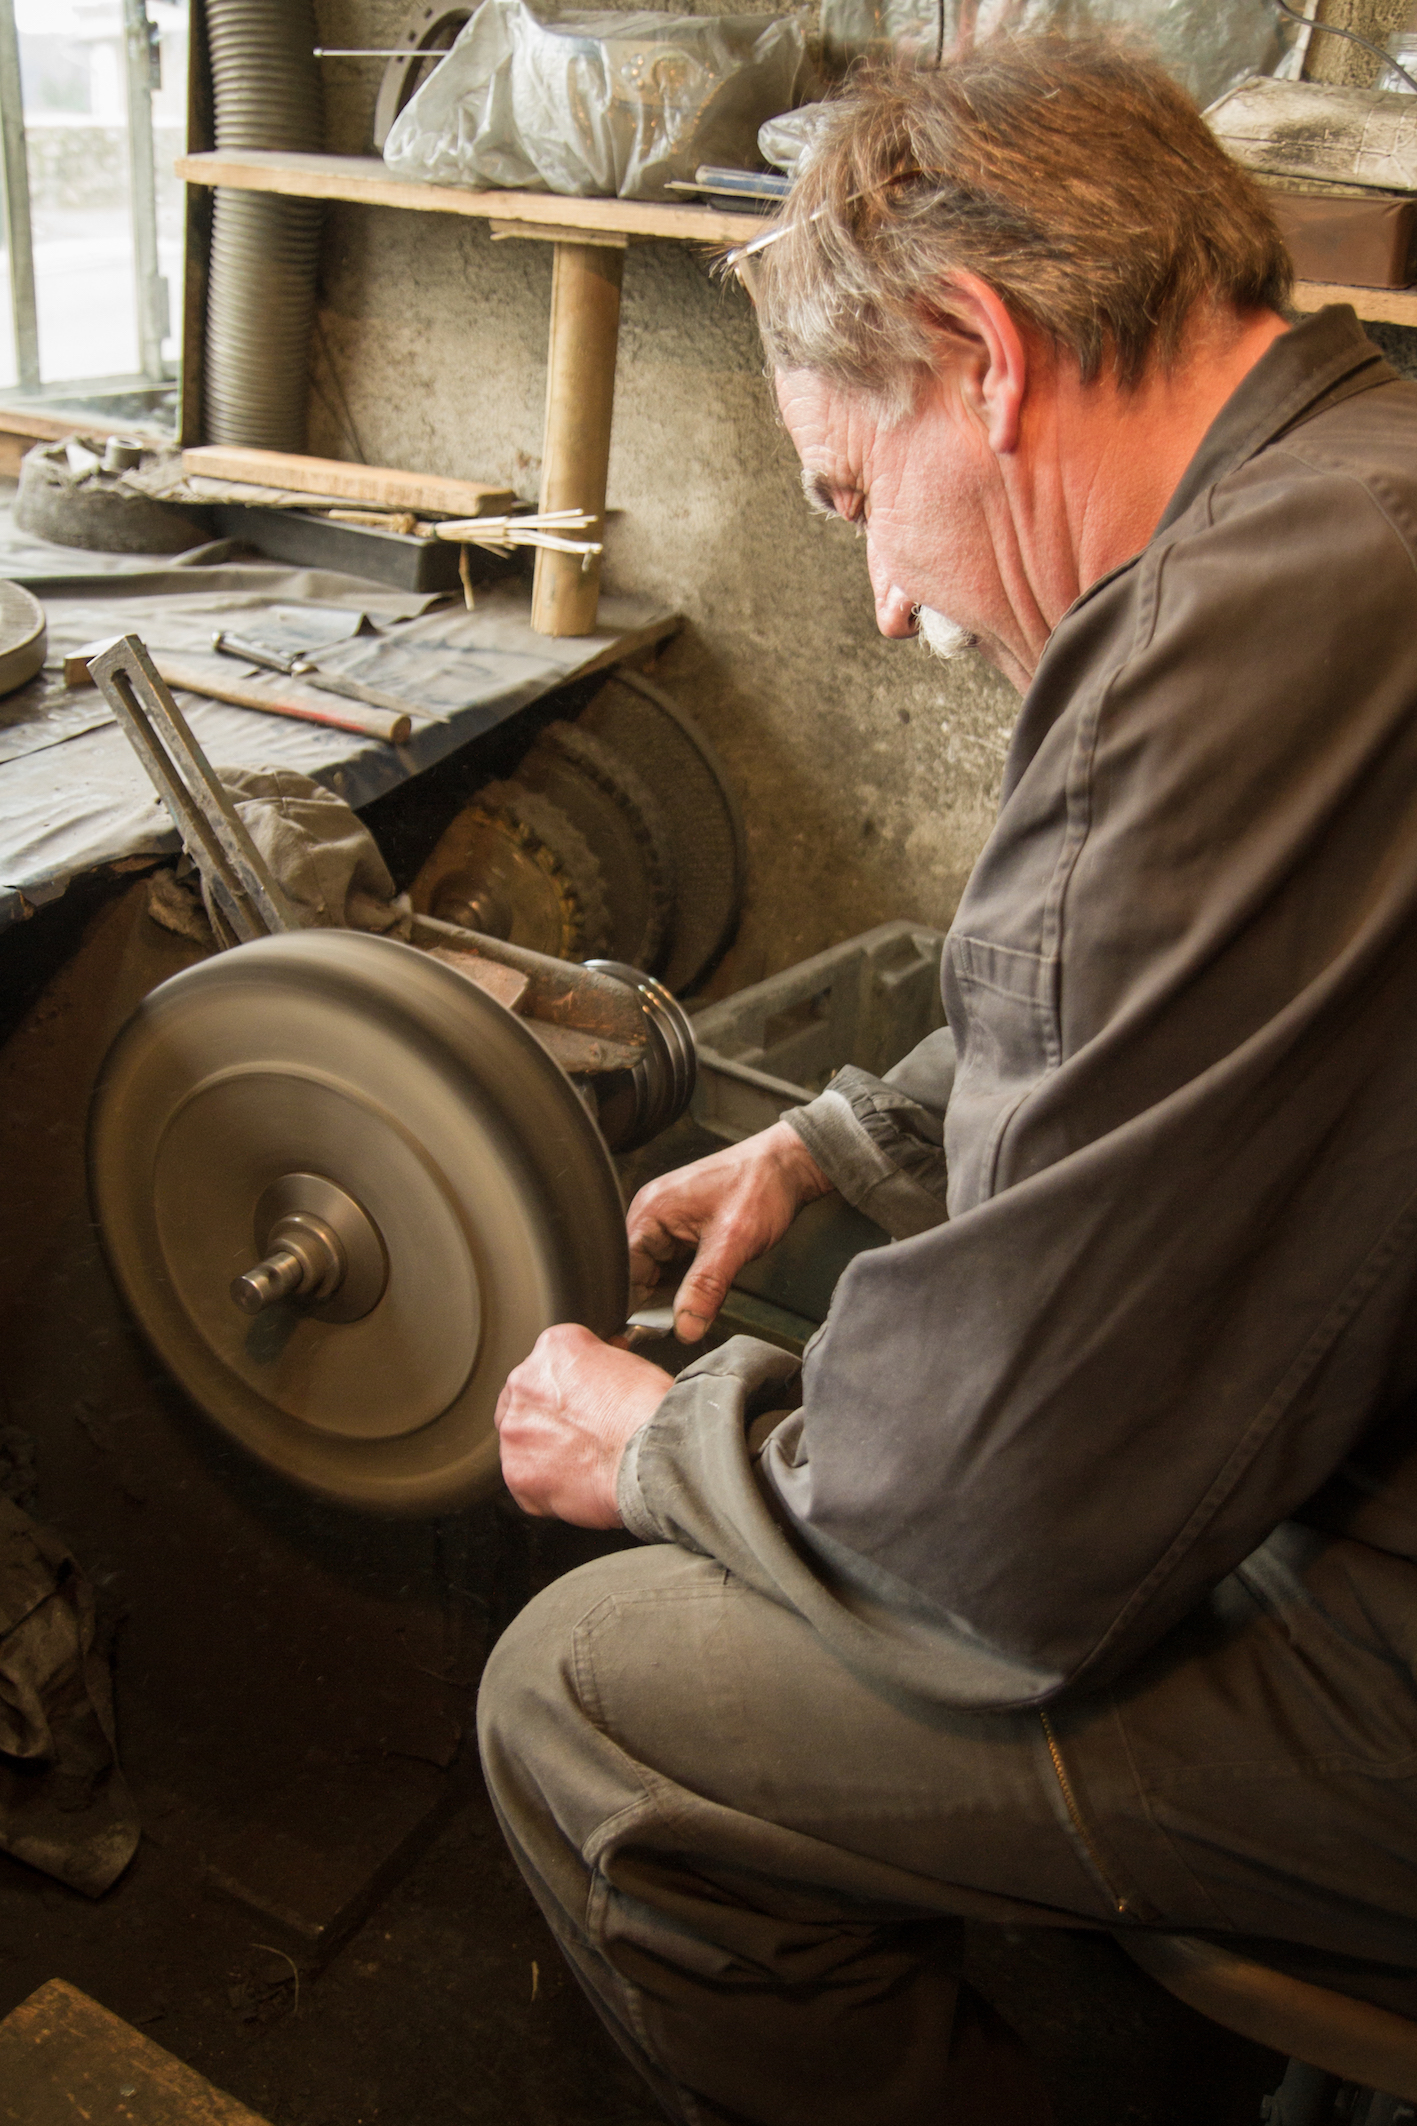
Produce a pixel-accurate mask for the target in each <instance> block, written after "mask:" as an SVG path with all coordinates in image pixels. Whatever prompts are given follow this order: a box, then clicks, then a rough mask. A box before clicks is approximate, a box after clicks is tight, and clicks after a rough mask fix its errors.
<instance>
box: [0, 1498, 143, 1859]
mask: <svg viewBox="0 0 1417 2126" xmlns="http://www.w3.org/2000/svg"><path fill="white" fill-rule="evenodd" d="M139 1834H140V1826H139V1823H138V1815H137V1810H136V1809H135V1808H134V1805H133V1797H132V1795H131V1793H130V1792H129V1790H128V1785H127V1782H126V1781H125V1779H124V1777H123V1774H122V1772H121V1771H120V1769H119V1765H118V1752H117V1746H116V1743H115V1740H114V1729H113V1685H112V1679H111V1677H110V1673H109V1667H108V1660H107V1656H106V1654H105V1652H104V1650H103V1648H102V1646H101V1644H100V1638H99V1631H98V1625H97V1620H96V1616H95V1608H94V1593H93V1588H92V1587H91V1586H90V1584H89V1582H88V1580H87V1579H85V1577H84V1575H83V1573H82V1572H81V1571H80V1570H79V1567H78V1565H77V1563H76V1562H75V1560H74V1558H73V1557H72V1556H71V1554H70V1553H69V1551H68V1550H67V1549H66V1548H65V1546H64V1544H63V1543H62V1542H61V1541H60V1540H59V1538H58V1536H56V1535H55V1534H54V1533H53V1532H52V1531H51V1530H49V1529H47V1528H41V1527H40V1526H39V1524H38V1522H36V1521H32V1520H31V1519H30V1517H29V1515H28V1514H27V1513H22V1512H21V1511H20V1509H19V1507H18V1506H16V1505H14V1504H13V1503H12V1502H11V1501H10V1500H9V1499H7V1498H4V1497H3V1496H0V1849H3V1850H4V1851H5V1852H7V1853H12V1854H13V1855H14V1856H15V1858H16V1859H17V1860H23V1861H25V1862H26V1863H27V1864H28V1865H29V1866H30V1867H32V1868H40V1869H42V1870H43V1871H44V1873H45V1874H46V1875H53V1876H56V1877H57V1878H58V1880H59V1881H60V1882H66V1883H68V1884H69V1886H70V1888H71V1889H75V1890H82V1891H84V1892H85V1893H86V1894H87V1895H88V1896H90V1897H97V1896H99V1895H100V1894H101V1892H102V1891H104V1890H106V1889H107V1888H108V1887H109V1885H110V1884H111V1883H113V1882H115V1881H116V1880H117V1878H118V1877H119V1876H120V1875H121V1874H122V1872H123V1870H124V1869H125V1868H126V1867H127V1865H128V1863H129V1861H130V1860H131V1859H132V1857H133V1855H134V1853H135V1852H136V1851H137V1847H138V1838H139Z"/></svg>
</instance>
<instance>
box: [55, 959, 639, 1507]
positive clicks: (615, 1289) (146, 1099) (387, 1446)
mask: <svg viewBox="0 0 1417 2126" xmlns="http://www.w3.org/2000/svg"><path fill="white" fill-rule="evenodd" d="M574 971H575V972H577V973H579V972H580V970H574ZM602 979H604V978H602ZM608 986H612V987H613V985H608ZM627 1001H628V1002H630V1003H631V1004H634V1001H635V1000H634V999H633V998H632V997H628V996H627ZM89 1172H90V1187H91V1193H92V1199H93V1206H94V1211H95V1215H96V1218H97V1222H98V1226H99V1230H100V1232H101V1234H102V1237H103V1242H104V1246H105V1249H106V1251H107V1254H108V1258H109V1261H110V1263H111V1265H112V1268H113V1271H114V1275H115V1277H116V1279H117V1282H118V1284H119V1286H120V1288H121V1290H122V1291H123V1293H124V1296H125V1298H126V1299H127V1301H128V1304H129V1306H130V1307H131V1308H132V1310H133V1312H134V1314H135V1315H136V1317H137V1319H138V1321H139V1323H140V1324H141V1326H142V1327H143V1329H144V1331H145V1332H146V1334H147V1336H148V1337H149V1339H150V1340H151V1342H152V1344H153V1346H154V1348H155V1349H156V1351H157V1352H158V1354H159V1356H160V1357H161V1359H162V1360H163V1362H164V1363H165V1364H166V1366H167V1367H168V1368H169V1370H170V1371H171V1372H172V1373H173V1375H174V1376H175V1377H176V1379H177V1380H178V1381H179V1382H180V1384H181V1385H182V1386H183V1387H184V1388H185V1389H186V1391H187V1393H188V1394H189V1395H190V1396H191V1397H192V1398H193V1400H194V1401H195V1402H196V1403H197V1404H198V1405H199V1406H200V1407H201V1408H202V1409H203V1410H205V1411H206V1412H207V1414H208V1415H209V1416H210V1417H211V1418H212V1419H213V1420H214V1421H215V1422H216V1423H217V1424H218V1425H220V1426H221V1427H222V1428H223V1429H224V1430H226V1431H227V1432H229V1433H230V1434H231V1435H232V1436H233V1437H234V1438H235V1439H237V1440H239V1441H240V1442H241V1443H242V1444H243V1445H244V1446H245V1447H246V1448H247V1449H248V1450H249V1451H250V1452H251V1453H252V1454H254V1455H255V1456H257V1458H258V1459H260V1460H261V1461H262V1462H264V1463H265V1464H266V1465H267V1466H268V1467H270V1468H272V1469H274V1470H277V1471H279V1472H280V1473H281V1474H282V1475H284V1476H286V1477H287V1478H289V1479H291V1480H292V1481H294V1482H296V1483H298V1484H301V1485H303V1486H305V1487H306V1488H308V1489H310V1490H313V1491H316V1492H319V1493H321V1494H323V1495H324V1496H326V1497H330V1498H334V1499H338V1500H342V1501H344V1502H345V1503H347V1504H349V1505H354V1506H364V1507H373V1508H379V1509H382V1510H386V1511H392V1512H406V1513H436V1512H443V1511H446V1510H449V1509H451V1508H454V1507H456V1506H458V1505H460V1504H462V1503H464V1502H466V1501H468V1500H471V1499H473V1498H476V1497H479V1496H484V1495H486V1494H487V1493H488V1492H489V1491H490V1490H492V1489H493V1488H494V1487H495V1485H496V1482H497V1443H496V1434H495V1427H494V1424H493V1411H494V1408H495V1405H496V1400H497V1396H498V1394H499V1392H500V1390H501V1387H502V1384H503V1382H504V1381H505V1380H506V1377H507V1374H508V1372H509V1371H510V1370H511V1369H512V1367H513V1366H515V1365H517V1364H518V1363H519V1362H520V1360H521V1359H522V1358H524V1357H525V1356H526V1354H527V1352H528V1351H529V1350H530V1348H531V1346H532V1344H533V1343H534V1342H535V1340H536V1337H537V1336H538V1335H539V1334H540V1332H541V1331H542V1329H544V1328H546V1327H548V1326H549V1325H550V1324H551V1323H553V1322H557V1321H580V1322H583V1323H585V1324H586V1326H587V1327H589V1328H591V1329H593V1330H595V1331H596V1332H597V1333H599V1334H601V1335H609V1334H611V1333H613V1332H614V1331H615V1330H617V1329H618V1328H619V1327H620V1326H621V1323H622V1322H623V1320H624V1313H625V1303H626V1290H627V1261H626V1246H625V1232H624V1214H623V1209H622V1206H621V1202H620V1197H619V1192H618V1189H617V1187H616V1182H615V1176H614V1170H613V1168H612V1167H611V1164H610V1160H609V1157H608V1154H607V1152H606V1150H605V1146H604V1143H603V1142H602V1140H601V1137H600V1135H599V1133H598V1132H597V1130H596V1128H595V1126H594V1124H593V1123H592V1121H591V1120H590V1117H589V1115H588V1114H587V1112H586V1110H585V1107H584V1105H583V1103H582V1100H581V1099H580V1097H579V1096H578V1094H577V1092H576V1090H575V1088H574V1087H573V1085H572V1083H571V1081H570V1080H569V1078H568V1077H567V1076H566V1075H565V1073H564V1072H563V1071H562V1070H561V1069H559V1068H558V1067H557V1065H556V1064H555V1063H554V1062H553V1061H552V1059H551V1058H550V1056H548V1055H547V1054H546V1053H545V1051H544V1049H543V1048H542V1047H541V1046H540V1045H539V1043H538V1041H537V1039H536V1038H535V1036H534V1034H533V1032H532V1029H531V1027H530V1026H529V1025H528V1024H527V1023H526V1022H525V1021H523V1020H521V1019H518V1018H517V1017H516V1016H514V1015H513V1013H512V1012H510V1011H508V1010H507V1009H506V1008H505V1007H504V1006H503V1005H502V1004H500V1003H498V1002H497V1001H496V1000H495V999H493V998H492V997H489V996H487V995H485V994H484V993H483V992H482V991H481V990H480V989H479V988H478V987H477V986H476V985H475V984H474V983H472V982H470V981H468V980H467V979H466V978H465V977H464V976H463V975H461V974H460V973H458V972H456V971H455V970H454V969H453V968H452V967H450V966H448V965H445V964H443V963H441V962H440V961H438V960H435V959H433V958H432V957H431V955H429V954H428V953H426V952H419V951H417V950H416V949H414V948H412V947H410V946H407V945H401V944H398V943H396V942H394V941H393V940H391V939H388V938H383V937H373V936H368V935H365V934H364V933H361V932H353V931H342V930H317V931H301V932H296V933H293V934H290V935H285V936H279V937H270V938H260V939H257V940H255V941H254V942H252V943H250V944H247V945H243V946H242V947H241V948H240V949H239V950H236V951H232V952H228V953H222V954H219V955H218V956H216V957H215V958H213V959H210V960H207V961H204V962H203V963H202V964H201V965H199V966H197V967H194V968H191V969H189V970H188V971H187V972H185V973H183V974H180V975H178V976H176V977H175V978H174V979H173V980H171V981H169V982H165V983H163V984H162V985H161V987H160V988H158V989H156V990H154V991H153V992H152V994H151V995H150V996H149V997H147V998H146V999H145V1001H144V1002H143V1004H142V1005H140V1007H139V1009H138V1011H137V1013H136V1014H135V1016H134V1018H133V1019H132V1020H131V1021H130V1022H129V1024H128V1026H127V1027H126V1028H125V1029H124V1031H123V1032H122V1033H121V1034H120V1035H119V1037H118V1040H117V1042H116V1043H115V1044H114V1047H113V1049H112V1051H111V1052H110V1055H109V1058H108V1060H107V1062H106V1064H105V1066H104V1070H103V1072H102V1075H101V1078H100V1081H99V1085H98V1089H97V1091H96V1094H95V1098H94V1104H93V1109H92V1113H91V1117H90V1135H89ZM311 1183H315V1184H324V1185H325V1193H324V1194H322V1195H316V1194H313V1193H312V1192H311V1190H310V1187H309V1184H311ZM295 1219H300V1220H301V1221H303V1222H302V1223H301V1224H300V1225H299V1226H298V1227H297V1226H293V1225H292V1223H291V1222H290V1221H292V1220H295ZM319 1228H323V1229H324V1234H325V1235H326V1236H328V1237H327V1238H322V1237H321V1234H320V1231H319ZM370 1234H372V1236H373V1240H374V1242H375V1243H376V1245H377V1247H378V1249H379V1250H380V1251H381V1254H382V1259H383V1261H384V1262H385V1263H386V1265H387V1274H386V1282H385V1283H384V1285H383V1286H382V1288H381V1290H380V1293H379V1296H378V1297H377V1298H376V1299H375V1300H374V1301H373V1303H372V1304H371V1305H367V1306H366V1307H365V1308H364V1311H362V1312H360V1313H359V1315H358V1317H357V1318H340V1306H341V1295H342V1294H343V1295H344V1297H345V1302H346V1304H347V1305H349V1306H351V1307H352V1305H353V1303H354V1300H355V1299H356V1298H357V1297H358V1296H359V1295H358V1294H357V1293H354V1294H352V1293H351V1290H350V1286H349V1284H348V1282H347V1281H348V1280H350V1279H352V1278H353V1277H354V1276H355V1272H356V1269H357V1263H356V1261H355V1257H356V1255H357V1252H358V1247H359V1245H361V1244H362V1243H363V1242H364V1241H366V1240H367V1238H368V1236H369V1235H370ZM352 1235H353V1236H355V1237H354V1238H353V1240H352V1238H351V1236H352ZM293 1237H294V1238H296V1239H298V1240H299V1242H300V1247H296V1246H294V1245H292V1239H293ZM316 1241H318V1242H319V1247H323V1248H324V1250H325V1257H326V1259H325V1264H324V1268H323V1270H322V1269H321V1262H320V1253H319V1247H317V1246H315V1245H314V1244H313V1243H314V1242H316ZM282 1248H289V1250H290V1252H291V1253H294V1254H299V1253H300V1248H303V1249H304V1250H305V1253H306V1256H307V1258H308V1261H307V1263H306V1264H303V1265H302V1267H301V1271H300V1278H301V1283H300V1285H299V1286H296V1285H295V1284H293V1283H292V1284H291V1288H290V1289H288V1290H286V1291H285V1292H284V1293H282V1292H280V1291H278V1290H276V1289H273V1288H271V1287H273V1286H275V1285H278V1284H280V1283H281V1282H283V1281H286V1280H287V1279H289V1278H290V1276H291V1273H290V1271H289V1269H288V1268H286V1267H283V1264H282V1261H281V1259H279V1258H280V1254H281V1249H282ZM337 1252H342V1253H343V1254H344V1257H345V1268H344V1271H343V1273H342V1275H341V1276H340V1277H339V1278H338V1279H337V1280H336V1279H334V1278H333V1273H332V1270H331V1267H330V1263H331V1259H332V1258H333V1257H334V1256H335V1255H336V1253H337ZM273 1258H276V1259H275V1260H274V1262H273ZM317 1273H318V1274H317ZM307 1276H308V1277H309V1278H310V1279H311V1280H312V1282H311V1283H310V1284H309V1285H308V1286H307V1285H306V1284H305V1279H306V1278H307ZM233 1279H236V1280H238V1281H239V1280H241V1279H253V1280H255V1282H256V1285H257V1287H258V1288H259V1290H260V1296H261V1297H262V1298H263V1299H264V1301H265V1303H264V1304H263V1305H262V1306H261V1307H260V1310H259V1311H258V1312H257V1313H255V1314H254V1315H251V1314H248V1313H245V1312H243V1311H242V1308H241V1307H240V1306H239V1305H237V1304H235V1303H233V1300H232V1296H231V1286H232V1282H233ZM302 1291H303V1294H304V1296H301V1294H302ZM364 1297H365V1298H366V1299H367V1291H366V1292H365V1293H364Z"/></svg>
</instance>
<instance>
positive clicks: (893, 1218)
mask: <svg viewBox="0 0 1417 2126" xmlns="http://www.w3.org/2000/svg"><path fill="white" fill-rule="evenodd" d="M954 1074H955V1046H954V1036H953V1034H952V1033H951V1032H950V1030H949V1028H948V1027H947V1026H946V1027H941V1028H940V1030H939V1031H938V1032H937V1033H931V1034H927V1035H926V1036H925V1039H924V1040H923V1041H921V1042H920V1043H919V1044H918V1046H916V1047H915V1048H913V1049H912V1050H911V1052H910V1054H909V1055H908V1056H907V1057H906V1058H905V1059H904V1061H903V1062H901V1063H898V1064H897V1065H896V1066H895V1068H894V1069H893V1070H890V1071H887V1073H886V1075H885V1076H884V1078H876V1077H873V1076H872V1075H871V1073H870V1072H869V1071H865V1070H857V1069H855V1068H854V1067H853V1068H848V1069H846V1070H842V1071H838V1073H837V1075H836V1076H835V1077H834V1078H833V1079H832V1081H831V1083H830V1085H829V1086H828V1087H827V1089H826V1091H825V1092H823V1093H820V1094H819V1095H818V1097H817V1098H816V1099H815V1100H811V1101H809V1102H808V1103H807V1105H806V1106H805V1107H793V1108H789V1109H788V1111H787V1113H786V1114H785V1115H784V1116H783V1118H782V1119H783V1121H784V1122H786V1123H787V1125H788V1127H789V1128H790V1129H793V1130H795V1131H796V1133H797V1135H798V1136H799V1137H800V1138H801V1139H802V1142H803V1143H804V1144H805V1145H806V1147H807V1149H808V1151H809V1152H810V1153H811V1154H812V1157H813V1158H814V1159H815V1160H816V1162H817V1164H818V1166H819V1167H820V1168H821V1169H822V1172H823V1173H824V1174H826V1175H828V1176H829V1177H830V1179H831V1181H832V1182H833V1183H834V1184H835V1186H836V1187H837V1188H838V1189H839V1190H840V1192H841V1194H842V1195H843V1196H844V1197H845V1198H846V1200H847V1202H848V1203H851V1204H854V1205H855V1207H856V1209H857V1210H858V1211H863V1212H864V1213H865V1215H866V1216H867V1217H868V1218H873V1219H874V1220H875V1222H876V1224H877V1225H879V1226H881V1227H883V1228H884V1230H885V1231H886V1232H888V1233H889V1234H890V1236H891V1238H892V1240H908V1239H910V1238H911V1237H912V1236H913V1235H914V1234H916V1233H925V1232H928V1231H929V1229H930V1228H931V1226H935V1225H938V1224H939V1223H940V1222H941V1220H942V1219H943V1218H944V1217H945V1216H946V1215H947V1213H946V1209H945V1199H946V1180H947V1177H946V1171H945V1153H944V1142H943V1139H944V1126H945V1109H946V1107H947V1106H948V1105H949V1098H950V1091H951V1088H952V1086H953V1084H954Z"/></svg>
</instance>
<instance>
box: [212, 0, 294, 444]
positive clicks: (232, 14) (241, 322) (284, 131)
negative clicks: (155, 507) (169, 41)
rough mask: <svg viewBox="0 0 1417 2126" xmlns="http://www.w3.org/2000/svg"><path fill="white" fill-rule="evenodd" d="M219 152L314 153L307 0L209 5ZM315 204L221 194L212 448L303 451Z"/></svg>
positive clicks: (230, 0) (220, 0)
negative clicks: (232, 446) (240, 445)
mask: <svg viewBox="0 0 1417 2126" xmlns="http://www.w3.org/2000/svg"><path fill="white" fill-rule="evenodd" d="M206 17H207V37H208V41H209V44H210V49H211V60H212V87H213V94H214V101H215V105H216V145H217V147H218V148H219V149H222V148H228V149H229V148H275V149H284V150H287V151H293V152H296V153H299V152H309V151H314V152H318V151H319V150H320V149H322V148H323V146H324V109H323V102H322V98H321V93H320V77H319V72H318V63H317V61H316V59H315V57H314V46H315V42H316V36H315V14H314V8H313V5H312V0H206ZM323 216H324V208H323V207H322V205H321V204H320V202H319V201H318V200H303V199H278V198H276V197H274V196H273V195H272V194H270V193H264V192H232V191H226V190H218V192H217V195H216V201H215V205H214V209H213V218H212V260H211V280H210V283H209V288H208V296H207V364H206V423H205V425H206V431H207V436H208V439H209V440H210V441H211V442H213V443H244V444H248V445H251V446H253V447H254V448H256V449H259V450H296V451H298V450H303V449H304V447H305V428H306V401H307V398H308V394H309V383H310V331H311V326H312V324H313V321H314V315H315V281H316V274H317V271H318V267H319V253H320V224H321V221H322V219H323Z"/></svg>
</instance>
